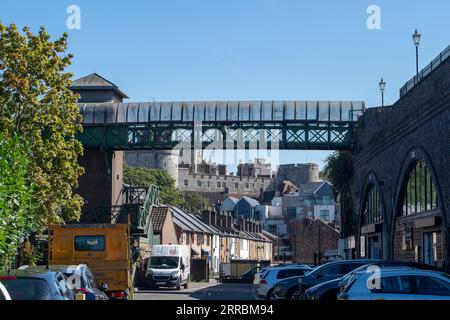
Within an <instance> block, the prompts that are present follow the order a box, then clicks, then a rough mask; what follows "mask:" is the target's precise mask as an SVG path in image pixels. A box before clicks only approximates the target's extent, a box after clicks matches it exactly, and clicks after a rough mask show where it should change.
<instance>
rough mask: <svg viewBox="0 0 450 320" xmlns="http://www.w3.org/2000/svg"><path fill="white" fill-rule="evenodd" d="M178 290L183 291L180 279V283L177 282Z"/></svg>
mask: <svg viewBox="0 0 450 320" xmlns="http://www.w3.org/2000/svg"><path fill="white" fill-rule="evenodd" d="M177 290H178V291H180V290H181V281H180V279H178V282H177Z"/></svg>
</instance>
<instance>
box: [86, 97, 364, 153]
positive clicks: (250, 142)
mask: <svg viewBox="0 0 450 320" xmlns="http://www.w3.org/2000/svg"><path fill="white" fill-rule="evenodd" d="M174 104H181V106H180V107H179V108H178V109H177V110H178V113H180V114H179V115H178V116H177V115H176V114H175V112H174V110H175V109H176V108H175V107H174ZM197 104H198V105H201V103H197ZM298 104H299V105H300V104H301V102H299V103H298ZM333 104H334V105H333ZM354 104H355V103H349V104H347V107H343V106H342V102H310V105H309V106H308V102H304V105H303V108H302V106H297V102H295V103H294V104H293V102H290V103H286V102H285V103H282V102H280V103H275V102H273V103H272V104H268V103H267V102H259V104H258V103H253V105H251V102H249V103H247V104H244V103H242V105H241V103H238V104H237V106H235V108H231V107H229V106H228V104H227V105H226V108H222V109H223V110H222V109H220V103H216V104H212V103H210V105H209V108H207V106H206V105H205V106H203V109H201V108H200V109H201V111H198V109H199V107H197V109H196V105H195V103H193V107H192V108H191V109H190V111H189V112H190V113H189V112H188V111H186V110H187V107H185V106H184V104H183V103H172V105H171V106H169V105H164V103H161V104H160V105H159V107H155V106H154V105H153V104H143V105H144V106H141V104H109V105H105V104H90V105H84V106H83V107H82V114H83V117H84V121H83V127H84V131H83V133H82V134H80V135H79V137H78V138H79V139H80V140H81V141H82V143H83V144H84V146H85V147H87V148H98V147H101V148H107V149H113V150H143V149H145V150H168V149H170V150H172V149H176V148H179V149H191V150H192V149H197V150H198V149H216V150H222V149H223V150H232V149H234V150H235V149H272V150H274V149H317V150H341V149H352V148H353V147H354V144H355V136H354V128H355V126H356V123H357V116H358V115H359V114H361V113H362V112H363V111H364V103H360V104H358V105H356V106H354ZM244 106H245V107H244ZM277 106H278V107H277ZM263 107H264V109H263ZM358 107H359V108H358ZM277 108H278V109H277ZM154 109H156V110H157V111H154ZM253 109H255V110H257V112H256V111H255V110H253ZM143 110H146V111H145V112H143ZM152 110H153V111H152ZM220 110H222V111H220ZM243 110H245V112H244V111H243ZM308 110H309V113H308ZM165 113H166V114H167V115H165ZM142 114H144V115H145V117H144V116H143V115H142ZM242 114H244V115H245V116H243V115H242ZM208 115H209V116H208ZM205 119H206V120H205Z"/></svg>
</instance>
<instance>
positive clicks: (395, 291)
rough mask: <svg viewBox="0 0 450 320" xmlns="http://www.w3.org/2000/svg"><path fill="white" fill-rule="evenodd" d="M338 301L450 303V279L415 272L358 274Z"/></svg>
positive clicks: (387, 269) (396, 270) (442, 275)
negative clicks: (439, 301)
mask: <svg viewBox="0 0 450 320" xmlns="http://www.w3.org/2000/svg"><path fill="white" fill-rule="evenodd" d="M338 300H450V276H449V275H448V274H446V273H443V272H437V271H428V270H418V269H413V268H386V269H380V270H379V272H378V273H372V272H356V273H354V274H353V275H352V278H351V279H350V280H349V281H348V282H347V286H346V287H344V288H343V289H342V290H341V292H340V293H339V294H338Z"/></svg>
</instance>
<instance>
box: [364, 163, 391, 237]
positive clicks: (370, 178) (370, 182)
mask: <svg viewBox="0 0 450 320" xmlns="http://www.w3.org/2000/svg"><path fill="white" fill-rule="evenodd" d="M370 186H373V187H374V188H376V189H377V190H378V192H379V193H380V196H381V199H380V201H381V211H382V212H381V215H382V218H383V222H384V223H387V222H388V219H387V217H386V208H385V206H384V194H383V190H382V189H381V185H380V181H379V180H378V177H377V175H376V174H375V172H374V171H370V172H369V174H368V175H367V176H366V179H365V180H364V186H363V188H362V192H361V195H362V198H361V199H362V201H360V204H359V209H358V226H359V229H361V227H362V226H363V210H364V205H365V202H366V197H367V193H368V191H369V188H370Z"/></svg>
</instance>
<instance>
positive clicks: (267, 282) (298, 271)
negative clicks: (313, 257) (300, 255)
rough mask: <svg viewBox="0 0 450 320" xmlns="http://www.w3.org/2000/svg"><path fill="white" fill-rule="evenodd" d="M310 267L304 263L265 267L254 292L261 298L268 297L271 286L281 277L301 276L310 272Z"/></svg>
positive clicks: (270, 292)
mask: <svg viewBox="0 0 450 320" xmlns="http://www.w3.org/2000/svg"><path fill="white" fill-rule="evenodd" d="M310 271H311V268H310V267H308V266H304V265H293V266H282V267H274V268H268V269H266V272H265V273H264V274H262V277H261V279H260V281H259V284H258V286H257V287H256V294H257V295H258V296H259V297H260V298H263V299H269V298H270V296H271V294H272V288H273V285H274V284H275V283H277V282H278V281H280V280H281V279H286V278H290V277H295V276H302V275H304V274H305V273H307V272H310Z"/></svg>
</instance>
